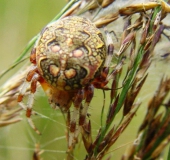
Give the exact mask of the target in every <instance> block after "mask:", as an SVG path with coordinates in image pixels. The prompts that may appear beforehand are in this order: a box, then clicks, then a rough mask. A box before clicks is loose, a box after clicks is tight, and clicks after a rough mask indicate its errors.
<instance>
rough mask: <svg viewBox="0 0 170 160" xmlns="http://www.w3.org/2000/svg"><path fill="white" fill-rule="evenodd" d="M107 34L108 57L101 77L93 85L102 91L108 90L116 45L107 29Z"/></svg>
mask: <svg viewBox="0 0 170 160" xmlns="http://www.w3.org/2000/svg"><path fill="white" fill-rule="evenodd" d="M105 34H106V39H107V44H108V48H107V55H106V59H105V63H104V67H103V70H102V71H101V74H100V76H99V77H97V78H96V79H95V80H94V81H93V82H92V83H93V85H94V87H95V88H100V89H107V87H106V85H107V83H108V80H107V77H108V74H109V68H110V64H111V61H112V58H113V51H114V45H113V40H112V38H111V36H110V34H109V32H108V31H107V30H106V29H105Z"/></svg>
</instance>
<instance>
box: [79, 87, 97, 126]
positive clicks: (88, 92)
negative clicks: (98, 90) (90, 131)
mask: <svg viewBox="0 0 170 160" xmlns="http://www.w3.org/2000/svg"><path fill="white" fill-rule="evenodd" d="M93 95H94V86H93V85H89V86H87V87H85V103H84V105H83V107H82V109H81V111H80V118H79V126H83V125H84V123H85V120H86V116H87V111H88V109H89V104H90V102H91V100H92V98H93Z"/></svg>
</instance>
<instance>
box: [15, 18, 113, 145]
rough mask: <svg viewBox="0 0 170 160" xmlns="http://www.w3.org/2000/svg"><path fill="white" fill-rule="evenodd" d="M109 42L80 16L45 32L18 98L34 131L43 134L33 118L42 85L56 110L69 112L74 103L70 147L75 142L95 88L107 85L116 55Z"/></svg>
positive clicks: (55, 25) (59, 23)
mask: <svg viewBox="0 0 170 160" xmlns="http://www.w3.org/2000/svg"><path fill="white" fill-rule="evenodd" d="M108 41H109V42H108V43H109V46H108V49H107V47H106V44H105V41H104V38H103V36H102V34H101V32H100V30H99V29H97V28H96V27H95V25H94V24H93V23H92V22H91V21H89V20H88V19H86V18H82V17H77V16H71V17H67V18H63V19H60V20H58V21H56V22H53V23H51V24H49V25H48V26H47V27H45V28H44V29H43V31H42V32H41V34H40V37H39V39H38V40H37V42H36V44H35V46H34V48H33V50H32V52H31V56H30V61H31V62H32V63H33V67H32V69H31V70H30V72H29V73H28V74H27V77H26V81H25V83H24V84H23V87H22V89H21V91H20V94H19V96H18V102H19V104H20V105H21V106H22V107H23V108H25V109H26V111H27V114H26V115H27V117H28V120H29V123H30V125H31V126H32V127H33V128H34V130H36V131H37V132H38V133H39V131H38V130H37V129H36V127H35V126H34V124H33V122H32V120H31V118H30V116H31V114H32V105H33V99H34V98H33V96H34V93H35V91H36V83H37V82H39V83H40V84H41V86H42V87H43V89H44V91H45V92H46V94H47V96H48V98H49V102H50V103H51V106H52V107H54V108H55V107H56V106H58V107H60V109H61V110H62V111H68V110H69V108H70V106H71V104H72V103H73V106H74V110H73V114H72V116H71V120H70V126H69V128H70V135H71V136H70V140H69V145H71V144H72V143H73V139H74V138H75V137H76V135H75V131H76V129H77V127H76V122H77V119H78V117H79V125H80V126H82V125H83V124H84V123H85V118H86V115H87V110H88V107H89V103H90V101H91V99H92V97H93V88H94V87H97V88H103V87H104V86H105V85H106V84H107V80H106V79H107V74H108V66H109V64H110V61H111V56H110V55H112V53H113V45H112V43H111V40H110V39H109V38H108ZM107 52H108V53H107ZM29 83H31V84H29ZM29 85H30V88H31V93H30V95H29V99H28V104H27V106H25V105H24V104H23V103H22V98H23V96H24V94H25V92H26V88H27V87H28V86H29ZM83 100H85V102H84V105H83V104H82V101H83ZM79 114H80V115H79Z"/></svg>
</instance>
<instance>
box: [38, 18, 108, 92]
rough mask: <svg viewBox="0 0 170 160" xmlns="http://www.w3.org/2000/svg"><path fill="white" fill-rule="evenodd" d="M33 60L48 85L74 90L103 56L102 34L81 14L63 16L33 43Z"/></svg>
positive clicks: (89, 76) (87, 79)
mask: <svg viewBox="0 0 170 160" xmlns="http://www.w3.org/2000/svg"><path fill="white" fill-rule="evenodd" d="M35 49H36V63H37V66H38V70H39V72H40V74H41V76H42V77H43V78H44V79H45V80H46V81H47V83H48V84H50V85H51V86H52V87H56V88H57V89H60V90H66V91H74V90H77V89H80V88H82V87H84V86H86V85H87V84H89V83H90V82H91V81H92V80H93V79H94V78H95V77H96V75H97V73H98V71H99V70H100V68H101V67H102V65H103V62H104V61H105V57H106V45H105V42H104V39H103V37H102V34H101V32H100V30H99V29H97V28H96V27H95V26H94V25H93V23H92V22H90V21H89V20H87V19H86V18H82V17H76V16H72V17H67V18H64V19H61V20H58V21H56V22H53V23H51V24H49V25H48V26H47V27H46V28H45V29H44V30H43V32H42V33H41V36H40V38H39V39H38V41H37V43H36V45H35Z"/></svg>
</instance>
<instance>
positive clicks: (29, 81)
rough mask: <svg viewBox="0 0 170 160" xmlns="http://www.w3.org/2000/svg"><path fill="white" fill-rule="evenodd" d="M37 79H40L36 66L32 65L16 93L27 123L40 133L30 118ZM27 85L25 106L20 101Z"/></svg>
mask: <svg viewBox="0 0 170 160" xmlns="http://www.w3.org/2000/svg"><path fill="white" fill-rule="evenodd" d="M39 80H40V76H39V74H38V73H37V67H35V66H34V67H33V68H32V69H31V70H30V71H29V73H28V74H27V77H26V80H25V82H24V83H23V86H22V88H21V90H20V92H19V95H18V103H19V105H20V106H21V107H22V108H23V109H24V110H26V117H27V119H28V123H29V125H30V126H31V127H32V128H33V129H34V130H35V131H36V133H37V134H41V133H40V132H39V130H38V129H37V128H36V127H35V125H34V123H33V121H32V119H31V115H32V114H33V111H32V106H33V103H34V93H35V92H36V88H37V82H38V81H39ZM29 86H30V94H29V96H28V102H27V105H26V106H25V105H24V103H23V102H22V100H23V97H24V95H25V94H26V92H27V89H28V87H29Z"/></svg>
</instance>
